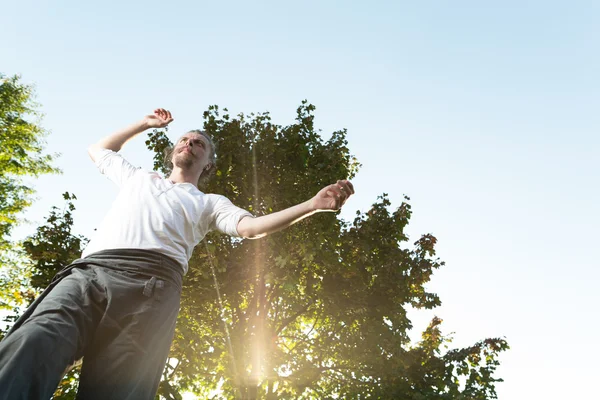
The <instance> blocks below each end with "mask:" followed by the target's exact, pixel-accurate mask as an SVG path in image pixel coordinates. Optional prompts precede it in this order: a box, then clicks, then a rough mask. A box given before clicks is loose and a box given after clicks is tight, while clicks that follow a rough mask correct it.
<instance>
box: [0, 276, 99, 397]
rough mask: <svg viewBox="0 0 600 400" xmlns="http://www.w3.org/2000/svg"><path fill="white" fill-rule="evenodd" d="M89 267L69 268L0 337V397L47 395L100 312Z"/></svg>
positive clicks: (86, 338)
mask: <svg viewBox="0 0 600 400" xmlns="http://www.w3.org/2000/svg"><path fill="white" fill-rule="evenodd" d="M93 278H94V276H93V272H92V271H90V270H89V269H86V268H83V269H74V270H73V271H72V272H71V274H70V275H68V276H67V277H65V278H63V279H62V280H61V281H60V282H58V283H57V284H56V285H55V286H54V287H53V288H52V289H51V290H50V291H49V292H48V293H47V294H46V296H45V297H44V299H43V300H42V301H41V302H39V304H37V305H36V306H35V309H34V310H30V311H31V315H30V316H29V317H28V318H27V319H26V320H25V321H24V322H23V324H22V325H21V326H19V327H18V328H17V329H15V330H14V331H12V332H11V333H10V334H9V335H8V336H7V337H6V338H4V339H3V340H2V341H1V342H0V388H1V389H0V400H9V399H10V400H15V399H23V400H25V399H27V400H32V399H33V400H35V399H40V400H48V399H49V398H50V397H51V396H52V393H54V391H55V390H56V387H57V385H58V383H59V382H60V379H61V378H62V376H63V373H64V371H65V369H66V367H67V366H68V365H70V364H71V363H72V362H73V361H74V360H75V359H77V358H79V357H81V354H82V353H83V349H84V347H85V345H86V342H88V341H89V340H90V338H91V337H92V332H93V330H94V325H95V324H96V323H97V322H98V320H99V316H100V315H102V312H101V310H100V308H101V306H99V305H98V303H102V298H101V296H102V293H101V292H99V291H98V287H97V286H96V285H95V284H94V283H93Z"/></svg>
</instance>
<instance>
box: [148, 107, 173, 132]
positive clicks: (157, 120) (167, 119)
mask: <svg viewBox="0 0 600 400" xmlns="http://www.w3.org/2000/svg"><path fill="white" fill-rule="evenodd" d="M171 122H173V117H172V116H171V112H170V111H168V110H165V109H164V108H157V109H156V110H154V114H150V115H146V116H145V117H144V123H145V124H146V125H147V126H148V128H164V127H165V126H167V125H169V124H170V123H171Z"/></svg>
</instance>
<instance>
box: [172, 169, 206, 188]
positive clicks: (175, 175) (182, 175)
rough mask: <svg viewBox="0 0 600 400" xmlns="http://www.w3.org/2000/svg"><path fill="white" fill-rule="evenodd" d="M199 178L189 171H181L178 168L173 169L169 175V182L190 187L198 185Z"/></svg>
mask: <svg viewBox="0 0 600 400" xmlns="http://www.w3.org/2000/svg"><path fill="white" fill-rule="evenodd" d="M198 179H200V177H199V176H197V175H196V174H192V173H190V171H186V170H183V169H181V168H179V167H174V168H173V171H171V175H169V180H170V181H171V182H173V183H191V184H192V185H197V184H198Z"/></svg>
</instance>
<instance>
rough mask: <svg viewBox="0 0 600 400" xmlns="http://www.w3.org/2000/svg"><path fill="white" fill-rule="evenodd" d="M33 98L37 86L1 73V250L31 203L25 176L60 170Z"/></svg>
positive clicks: (31, 192)
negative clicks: (46, 142)
mask: <svg viewBox="0 0 600 400" xmlns="http://www.w3.org/2000/svg"><path fill="white" fill-rule="evenodd" d="M33 97H34V89H33V86H31V85H25V84H23V83H21V81H20V77H19V76H12V77H6V76H5V75H3V74H1V73H0V251H4V250H6V249H7V248H8V247H9V242H8V236H9V234H10V231H11V229H12V227H13V226H14V225H15V224H16V223H17V221H18V216H19V214H20V213H21V212H22V211H23V210H24V209H25V208H26V207H27V206H29V205H30V204H31V195H32V194H33V192H34V190H33V188H32V187H31V186H28V185H27V184H25V183H24V181H23V179H22V178H23V177H25V176H39V175H41V174H47V173H55V172H58V169H56V168H55V167H53V166H52V165H51V162H52V161H53V159H54V156H52V155H44V154H43V151H44V137H45V136H46V135H47V132H46V131H45V130H44V129H43V128H42V127H41V125H40V118H41V114H40V113H39V111H38V107H39V106H38V104H36V103H35V102H34V100H33Z"/></svg>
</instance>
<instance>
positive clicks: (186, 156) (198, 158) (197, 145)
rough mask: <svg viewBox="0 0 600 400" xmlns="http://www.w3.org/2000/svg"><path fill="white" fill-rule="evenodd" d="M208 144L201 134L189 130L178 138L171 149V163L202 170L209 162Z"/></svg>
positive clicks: (209, 150)
mask: <svg viewBox="0 0 600 400" xmlns="http://www.w3.org/2000/svg"><path fill="white" fill-rule="evenodd" d="M210 152H211V148H210V144H209V142H208V140H207V139H206V138H205V137H204V136H203V135H201V134H199V133H195V132H189V133H186V134H185V135H183V136H182V137H181V138H179V141H178V142H177V143H176V144H175V150H174V151H173V158H172V161H173V165H175V166H177V167H179V168H183V169H189V168H199V169H200V170H202V169H203V168H204V167H205V166H206V165H207V164H208V162H209V157H210Z"/></svg>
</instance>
